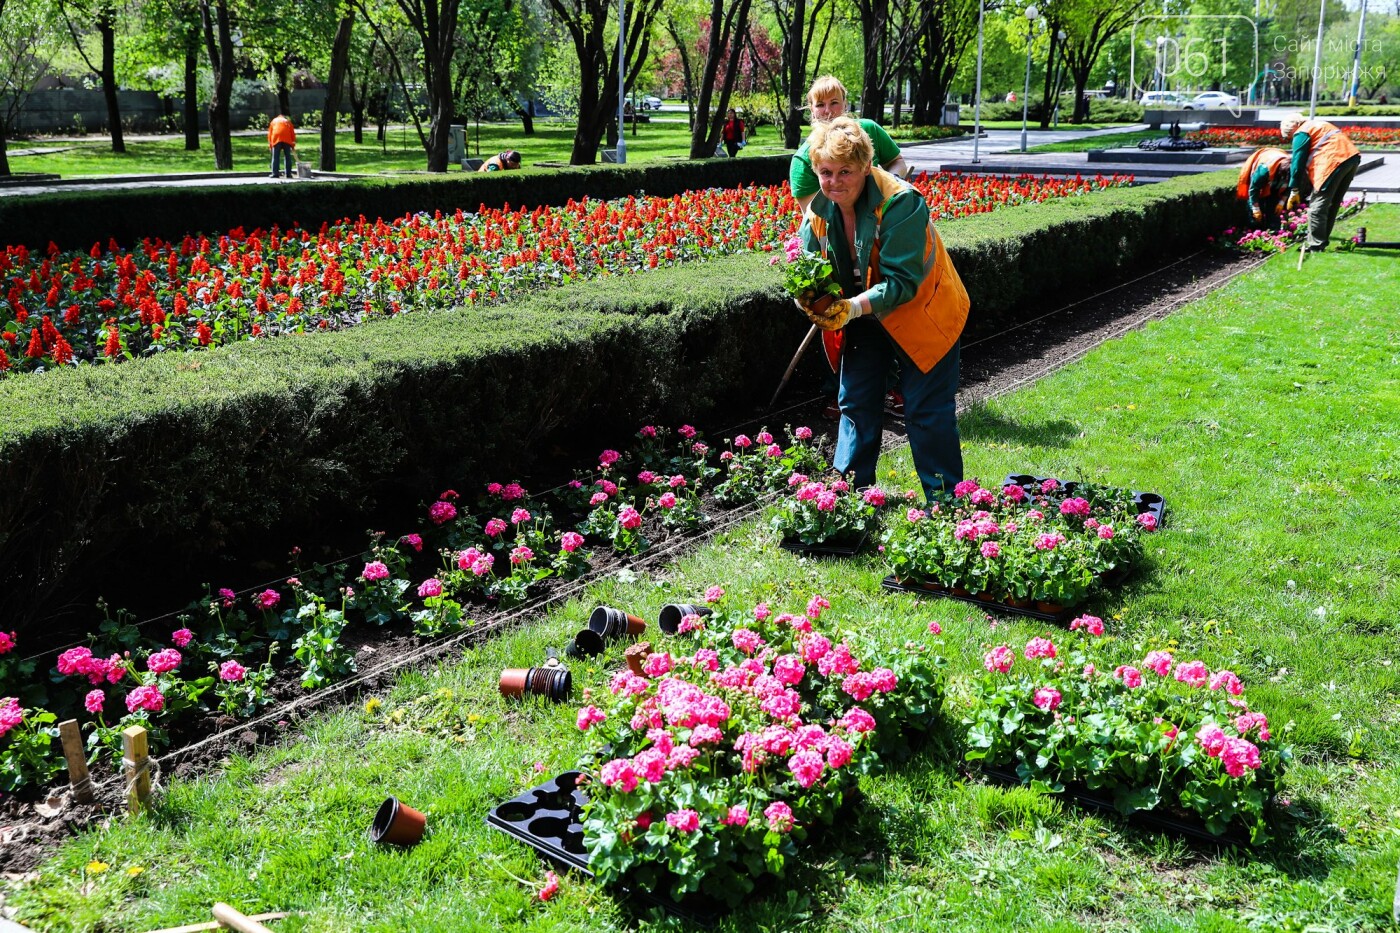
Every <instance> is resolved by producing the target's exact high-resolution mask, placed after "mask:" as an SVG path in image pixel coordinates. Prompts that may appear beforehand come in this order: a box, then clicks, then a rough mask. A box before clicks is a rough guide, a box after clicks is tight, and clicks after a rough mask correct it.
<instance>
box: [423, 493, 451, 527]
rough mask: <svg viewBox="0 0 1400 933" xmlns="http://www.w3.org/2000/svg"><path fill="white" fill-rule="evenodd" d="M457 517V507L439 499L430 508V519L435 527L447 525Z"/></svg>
mask: <svg viewBox="0 0 1400 933" xmlns="http://www.w3.org/2000/svg"><path fill="white" fill-rule="evenodd" d="M456 517H457V506H455V505H453V504H452V503H451V502H447V501H445V500H443V499H439V500H438V501H436V502H434V503H433V504H432V505H430V506H428V519H429V520H430V521H431V522H432V523H433V524H434V525H445V524H447V523H448V522H450V521H452V519H454V518H456Z"/></svg>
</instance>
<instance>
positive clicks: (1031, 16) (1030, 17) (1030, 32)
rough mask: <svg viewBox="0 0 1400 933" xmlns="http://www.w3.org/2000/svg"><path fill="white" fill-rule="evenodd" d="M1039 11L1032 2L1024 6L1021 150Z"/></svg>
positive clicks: (1024, 149) (1024, 147) (1022, 147)
mask: <svg viewBox="0 0 1400 933" xmlns="http://www.w3.org/2000/svg"><path fill="white" fill-rule="evenodd" d="M1038 19H1040V11H1039V10H1037V9H1036V8H1035V6H1034V4H1032V5H1031V6H1028V7H1026V87H1025V90H1024V91H1022V92H1021V151H1022V152H1025V151H1026V117H1027V116H1028V115H1029V113H1030V110H1029V107H1030V105H1031V40H1032V39H1034V38H1035V21H1036V20H1038Z"/></svg>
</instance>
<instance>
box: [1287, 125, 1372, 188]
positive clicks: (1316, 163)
mask: <svg viewBox="0 0 1400 933" xmlns="http://www.w3.org/2000/svg"><path fill="white" fill-rule="evenodd" d="M1293 132H1294V134H1295V135H1296V134H1297V133H1307V134H1308V138H1310V139H1311V140H1312V145H1311V146H1310V147H1309V148H1308V180H1309V181H1311V182H1312V187H1313V190H1314V191H1316V190H1317V189H1318V188H1321V187H1322V183H1323V182H1325V181H1326V180H1327V176H1328V175H1331V174H1332V172H1333V171H1335V170H1336V168H1337V166H1339V165H1341V164H1342V163H1343V162H1345V161H1346V160H1347V159H1350V158H1351V157H1352V156H1354V155H1360V154H1361V150H1359V149H1357V148H1356V144H1355V143H1353V142H1352V141H1351V138H1350V137H1348V136H1347V134H1346V133H1343V132H1342V131H1341V130H1339V129H1337V128H1336V127H1335V126H1333V125H1332V124H1330V123H1328V122H1327V121H1326V120H1304V121H1303V122H1302V123H1301V124H1299V126H1298V128H1297V129H1296V130H1294V131H1293ZM1294 184H1295V185H1296V184H1297V179H1294Z"/></svg>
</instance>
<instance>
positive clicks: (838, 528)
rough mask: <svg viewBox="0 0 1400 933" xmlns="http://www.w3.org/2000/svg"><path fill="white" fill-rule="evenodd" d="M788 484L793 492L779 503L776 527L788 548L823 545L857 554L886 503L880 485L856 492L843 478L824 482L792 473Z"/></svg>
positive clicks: (800, 548) (805, 548) (774, 517)
mask: <svg viewBox="0 0 1400 933" xmlns="http://www.w3.org/2000/svg"><path fill="white" fill-rule="evenodd" d="M788 486H789V487H790V488H791V490H792V494H791V495H789V496H788V497H787V498H786V499H784V500H783V501H782V502H781V503H780V504H779V506H778V511H777V514H775V515H774V516H773V527H774V528H776V529H777V530H778V533H779V534H781V535H782V543H783V547H785V548H788V549H789V550H810V549H812V548H814V547H816V546H821V547H824V548H827V549H832V548H835V549H838V550H839V552H840V553H855V551H856V550H858V549H859V547H860V544H861V542H863V541H864V540H865V536H866V535H867V534H869V532H870V530H871V529H872V528H873V527H874V526H875V522H876V516H877V513H878V511H879V509H880V507H881V506H883V505H884V504H885V493H884V491H883V490H882V489H880V488H879V487H878V486H871V487H870V488H868V489H863V490H859V491H856V490H853V489H851V487H850V484H849V483H847V482H846V481H845V480H844V479H835V480H832V481H831V482H830V483H822V482H817V481H814V480H809V479H808V478H807V477H806V476H805V475H804V474H801V473H793V474H792V475H791V476H790V477H789V478H788Z"/></svg>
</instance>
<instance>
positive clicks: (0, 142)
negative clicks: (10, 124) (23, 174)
mask: <svg viewBox="0 0 1400 933" xmlns="http://www.w3.org/2000/svg"><path fill="white" fill-rule="evenodd" d="M9 174H10V157H9V155H8V154H7V153H6V149H5V133H4V132H3V131H0V177H3V176H5V175H9Z"/></svg>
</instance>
